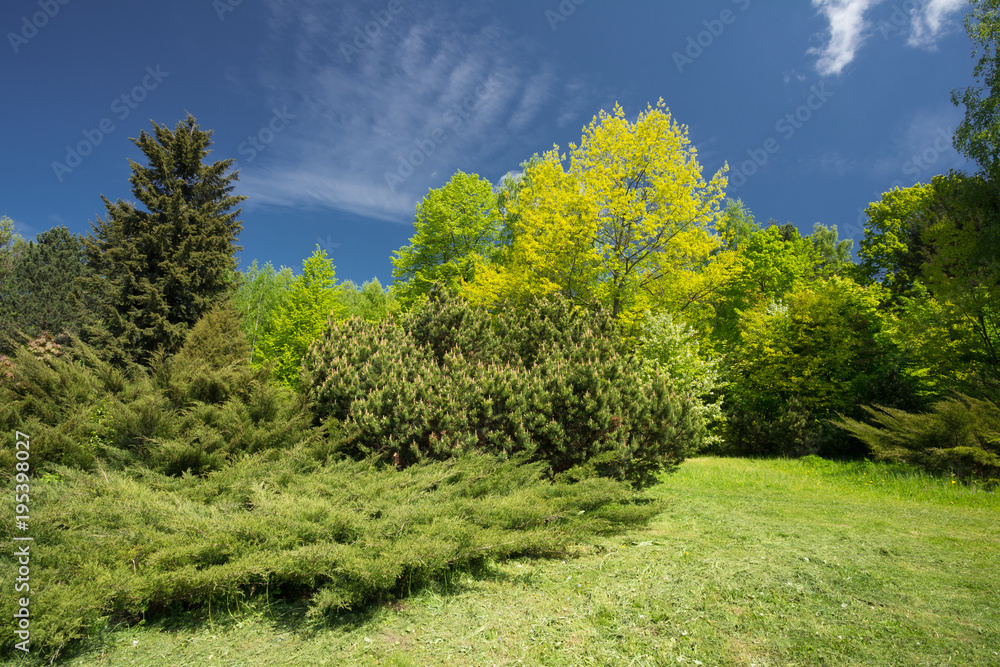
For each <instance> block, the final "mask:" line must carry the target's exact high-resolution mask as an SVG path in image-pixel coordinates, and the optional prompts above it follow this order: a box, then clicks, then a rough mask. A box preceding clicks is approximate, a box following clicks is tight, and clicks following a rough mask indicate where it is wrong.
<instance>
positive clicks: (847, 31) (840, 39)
mask: <svg viewBox="0 0 1000 667" xmlns="http://www.w3.org/2000/svg"><path fill="white" fill-rule="evenodd" d="M878 3H879V0H813V7H816V8H818V9H819V11H820V13H821V14H822V15H823V16H825V17H826V19H827V21H829V23H830V38H829V42H827V44H826V46H824V47H822V48H812V49H809V53H810V54H813V55H818V56H819V60H818V61H817V63H816V69H818V70H819V73H820V74H822V75H823V76H829V75H836V74H840V73H841V72H843V71H844V68H845V67H847V66H848V65H849V64H851V61H853V60H854V56H855V54H856V53H857V52H858V49H860V48H861V44H862V43H863V42H864V33H865V25H866V23H865V14H866V13H867V12H868V10H869V9H871V8H872V7H874V6H875V5H877V4H878Z"/></svg>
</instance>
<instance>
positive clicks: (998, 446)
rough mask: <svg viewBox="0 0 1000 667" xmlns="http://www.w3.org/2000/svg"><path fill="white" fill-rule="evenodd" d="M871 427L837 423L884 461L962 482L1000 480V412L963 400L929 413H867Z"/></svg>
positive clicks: (846, 420)
mask: <svg viewBox="0 0 1000 667" xmlns="http://www.w3.org/2000/svg"><path fill="white" fill-rule="evenodd" d="M865 411H866V413H867V414H868V416H869V417H870V422H862V421H858V420H855V419H850V418H847V417H841V418H840V419H838V420H837V421H836V422H835V423H836V424H837V425H838V426H840V427H841V428H843V429H844V430H845V431H847V432H849V433H851V434H853V435H854V436H855V437H857V438H858V439H860V440H862V441H864V442H865V443H866V444H867V445H868V446H869V447H870V448H871V451H872V454H873V455H874V456H875V457H876V458H878V459H880V460H886V461H898V462H903V463H909V464H911V465H917V466H920V467H922V468H924V469H926V470H928V471H931V472H934V473H938V474H951V475H954V476H956V477H960V478H966V479H967V478H973V477H974V478H979V479H995V478H1000V456H998V455H1000V408H998V407H997V405H996V404H995V403H993V402H991V401H988V400H980V399H975V398H972V397H970V396H965V395H963V394H959V395H958V396H956V397H954V398H948V399H945V400H942V401H938V402H937V403H935V404H933V405H932V406H931V410H930V412H927V413H910V412H905V411H903V410H899V409H895V408H886V407H878V406H876V407H865Z"/></svg>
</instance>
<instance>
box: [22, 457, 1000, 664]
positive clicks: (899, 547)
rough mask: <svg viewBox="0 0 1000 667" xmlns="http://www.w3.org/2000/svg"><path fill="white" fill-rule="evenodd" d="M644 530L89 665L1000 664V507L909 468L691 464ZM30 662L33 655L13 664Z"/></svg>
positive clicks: (148, 634) (165, 636)
mask: <svg viewBox="0 0 1000 667" xmlns="http://www.w3.org/2000/svg"><path fill="white" fill-rule="evenodd" d="M650 494H651V495H653V496H657V497H662V498H665V499H667V501H668V509H667V511H666V512H664V513H663V514H661V515H659V516H658V517H657V518H656V519H655V520H654V521H653V523H652V524H651V525H650V527H649V528H647V529H643V530H641V531H636V532H632V533H629V534H628V535H625V536H622V537H618V538H612V539H608V540H602V541H598V542H595V543H593V544H581V545H579V546H578V547H576V548H575V550H574V554H573V556H572V557H568V558H566V560H565V561H563V560H556V561H551V560H528V559H522V560H516V561H511V562H507V563H504V564H501V565H496V566H493V567H492V568H490V570H489V571H488V572H486V573H477V574H475V575H472V574H463V575H456V576H455V577H453V578H451V579H450V580H447V581H443V580H442V581H438V582H436V583H435V584H434V585H432V586H431V587H428V588H425V589H423V590H420V591H415V592H414V593H413V595H412V596H411V597H409V598H407V599H406V600H403V601H401V602H398V603H394V604H392V605H386V606H384V607H378V608H374V609H367V610H357V611H355V612H354V613H348V614H343V615H341V616H340V617H337V618H335V619H327V620H325V621H323V622H316V621H311V620H308V619H306V618H304V616H303V611H304V610H303V609H302V608H301V607H296V606H292V605H285V604H283V603H282V602H281V601H280V600H278V601H272V604H271V605H270V606H266V605H263V604H259V603H258V604H254V605H245V606H241V607H239V608H230V609H228V610H226V609H213V610H211V614H210V613H209V611H208V610H201V611H198V612H196V613H192V614H191V615H190V616H186V617H183V618H176V617H175V618H173V619H168V620H160V621H156V622H152V623H150V624H149V625H147V626H141V627H133V628H130V629H121V630H118V631H116V632H112V633H109V634H105V635H104V636H103V637H96V638H94V640H93V641H92V642H91V643H90V644H89V645H88V647H87V648H86V649H85V651H84V652H82V653H77V654H76V655H75V656H73V657H72V658H71V659H69V660H67V661H66V662H67V663H69V664H75V665H150V666H161V665H162V666H166V665H171V666H179V665H199V666H200V665H396V666H405V665H421V666H422V665H517V664H521V665H678V664H685V665H757V666H758V667H763V666H765V665H776V666H777V665H780V666H790V665H880V666H883V665H942V664H954V665H1000V568H998V564H1000V498H998V495H1000V494H997V493H988V492H986V491H983V490H981V489H977V488H974V487H968V486H964V485H962V484H952V483H951V482H950V481H949V480H941V479H935V478H931V477H927V476H924V475H920V474H914V473H910V472H907V471H903V470H900V469H898V468H892V467H888V466H882V465H873V464H838V463H827V462H822V461H819V460H807V461H782V460H769V461H754V460H745V459H717V458H702V459H694V460H691V461H688V462H687V463H685V464H684V465H683V466H682V467H681V469H680V470H679V471H678V472H677V473H675V474H673V475H670V476H668V477H666V478H665V479H664V481H663V483H662V484H660V485H658V486H656V487H655V488H653V489H651V491H650ZM17 662H21V663H23V662H26V661H17Z"/></svg>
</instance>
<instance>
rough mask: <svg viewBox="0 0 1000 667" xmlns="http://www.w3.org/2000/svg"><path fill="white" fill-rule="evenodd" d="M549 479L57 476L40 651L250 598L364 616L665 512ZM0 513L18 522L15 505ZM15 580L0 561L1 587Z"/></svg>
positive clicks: (472, 475) (38, 524) (230, 472)
mask: <svg viewBox="0 0 1000 667" xmlns="http://www.w3.org/2000/svg"><path fill="white" fill-rule="evenodd" d="M36 442H41V440H39V439H36V438H32V446H33V447H34V444H35V443H36ZM543 467H544V465H543V464H535V465H526V464H524V462H523V461H508V462H500V461H498V460H497V459H496V458H494V457H462V458H460V459H455V460H452V461H448V462H443V463H433V464H429V465H424V466H414V467H411V468H408V469H407V470H404V471H402V472H398V471H395V470H392V469H388V468H386V467H384V466H373V465H372V463H371V462H353V461H339V462H335V463H328V464H320V463H318V462H317V461H316V459H315V457H314V456H313V453H312V452H310V451H308V450H307V449H304V448H303V447H296V448H293V449H291V450H284V451H281V452H278V451H276V450H272V451H270V452H261V453H258V454H255V455H250V456H247V457H244V458H243V459H241V460H240V461H239V462H236V463H234V464H233V465H231V466H227V467H226V468H224V469H222V470H220V471H216V472H212V473H209V474H207V475H204V476H202V477H192V476H185V477H179V478H178V477H167V476H164V475H161V474H157V473H153V472H150V471H148V470H142V469H138V468H135V469H132V470H129V471H120V472H116V471H107V472H106V474H91V473H84V472H80V471H76V470H72V469H69V468H58V469H56V472H57V473H58V477H55V478H53V479H50V481H47V482H41V481H34V482H33V483H32V487H31V490H32V513H31V519H32V526H31V530H32V533H31V534H32V537H33V538H34V542H33V543H32V544H33V546H32V554H33V555H34V554H35V553H36V549H37V553H38V554H45V556H43V557H41V558H38V559H37V560H36V559H35V558H32V560H31V589H32V590H31V613H32V619H31V620H32V623H31V648H32V652H37V653H38V654H39V655H42V656H44V657H45V658H47V659H48V658H51V659H53V660H54V659H55V657H56V656H57V654H58V653H59V651H60V649H62V648H63V647H65V646H66V645H67V644H71V643H72V642H74V641H76V640H79V639H82V638H85V637H87V636H94V635H96V634H98V633H100V632H103V631H105V630H106V629H109V628H114V627H116V626H119V625H120V624H122V623H125V624H128V623H134V622H137V621H140V620H142V619H145V618H147V617H150V618H151V617H154V616H155V615H158V614H171V613H179V612H182V611H184V610H191V609H198V608H199V607H204V606H205V605H211V604H212V603H215V607H216V609H219V608H220V607H221V608H223V609H225V608H227V607H229V605H231V604H236V605H237V606H238V603H239V602H240V601H241V600H244V599H247V598H249V597H251V596H255V595H256V596H260V597H264V596H265V595H267V596H268V598H269V599H271V598H274V597H279V596H280V597H282V598H285V599H286V600H292V601H296V600H302V601H304V602H307V604H308V607H309V611H310V614H312V615H320V616H321V615H324V614H328V613H335V612H337V611H338V610H342V609H359V608H363V607H365V606H367V605H370V604H373V603H378V602H382V601H388V600H392V599H394V598H398V597H401V596H404V595H406V594H407V593H408V591H409V590H411V589H412V590H416V589H417V588H418V587H420V586H422V585H425V584H427V583H428V582H429V581H432V580H436V579H438V578H440V577H442V576H443V575H444V574H446V573H447V572H449V571H452V570H455V569H469V568H478V567H482V566H483V565H484V564H485V563H486V562H487V561H489V560H493V559H501V558H509V557H513V556H518V555H533V556H554V555H561V554H564V553H565V552H566V549H567V547H568V546H569V545H571V544H579V543H580V542H581V541H583V540H585V539H586V538H587V537H589V536H593V535H597V534H603V533H607V532H611V531H617V530H621V529H623V528H627V527H633V526H637V525H640V524H642V523H644V522H645V521H647V520H648V519H649V518H651V517H652V516H653V515H655V514H656V513H657V512H658V511H659V510H660V509H661V507H660V506H659V505H658V504H656V503H641V502H635V501H636V498H635V496H634V494H633V493H632V492H630V491H629V490H628V489H627V488H626V487H625V485H622V484H618V483H614V482H612V481H610V480H588V481H585V482H581V483H578V484H552V483H549V482H548V481H547V480H544V479H541V477H542V468H543ZM0 512H2V513H3V516H4V517H8V519H5V521H9V520H10V519H9V518H10V517H13V516H14V495H13V494H12V493H6V494H2V496H0ZM48 555H53V556H54V555H58V557H49V556H48ZM16 567H17V564H16V561H15V560H13V559H4V560H3V561H2V562H0V580H3V581H8V582H10V581H13V579H14V577H15V576H16ZM14 605H15V596H13V595H3V596H0V615H2V617H3V618H4V619H6V620H5V621H3V623H2V626H3V633H2V639H0V652H4V653H10V652H12V644H13V642H14V641H15V640H14V636H15V635H14V633H13V632H12V631H11V630H10V628H11V625H12V620H11V619H12V618H13V614H14V611H15V608H14ZM209 609H211V607H209ZM209 613H210V612H209V611H206V612H205V616H206V617H208V615H209Z"/></svg>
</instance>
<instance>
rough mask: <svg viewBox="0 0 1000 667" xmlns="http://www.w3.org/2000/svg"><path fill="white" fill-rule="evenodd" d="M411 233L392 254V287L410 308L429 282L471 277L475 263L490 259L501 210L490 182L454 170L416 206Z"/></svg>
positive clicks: (498, 240)
mask: <svg viewBox="0 0 1000 667" xmlns="http://www.w3.org/2000/svg"><path fill="white" fill-rule="evenodd" d="M414 224H415V227H416V234H414V236H413V237H412V238H411V239H410V245H408V246H404V247H402V248H400V249H399V250H397V251H396V252H395V253H393V254H394V255H395V256H394V257H393V258H392V265H393V270H392V276H393V280H394V281H395V284H394V292H395V294H396V296H397V298H398V299H399V300H400V302H401V303H402V304H403V305H404V306H406V307H409V306H411V305H413V303H414V302H415V301H416V300H417V299H419V298H421V297H424V296H426V295H427V294H428V293H429V291H430V289H431V286H432V285H433V284H434V283H440V284H443V285H447V286H450V287H457V286H458V285H459V284H461V283H463V282H466V281H469V280H471V279H472V277H473V274H474V272H475V267H476V265H477V263H478V262H481V261H492V260H493V259H495V258H496V255H497V253H498V252H499V250H500V249H501V247H502V246H503V245H504V242H505V225H504V218H503V211H502V209H501V207H500V203H499V202H498V199H497V193H496V192H494V190H493V186H492V185H491V184H490V182H489V181H487V180H486V179H484V178H481V177H479V176H477V175H476V174H465V173H463V172H461V171H460V172H458V173H456V174H455V175H454V176H452V177H451V180H449V181H448V183H447V184H446V185H445V186H443V187H441V188H438V189H436V190H431V191H430V192H429V193H428V194H427V196H425V197H424V199H423V201H421V202H420V203H419V204H418V205H417V212H416V221H415V223H414Z"/></svg>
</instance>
